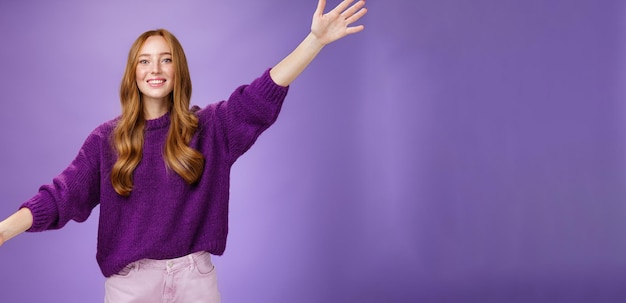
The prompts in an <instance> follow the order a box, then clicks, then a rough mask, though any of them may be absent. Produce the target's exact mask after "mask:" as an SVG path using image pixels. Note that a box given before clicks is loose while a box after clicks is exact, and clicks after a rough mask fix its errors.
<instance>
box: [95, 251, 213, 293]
mask: <svg viewBox="0 0 626 303" xmlns="http://www.w3.org/2000/svg"><path fill="white" fill-rule="evenodd" d="M104 302H105V303H130V302H136V303H139V302H150V303H157V302H158V303H170V302H184V303H193V302H202V303H219V302H220V293H219V290H218V289H217V275H216V272H215V267H214V266H213V263H211V255H210V254H209V253H208V252H197V253H193V254H190V255H187V256H184V257H180V258H176V259H169V260H151V259H143V260H139V261H137V262H133V263H131V264H129V265H128V266H126V267H125V268H124V269H123V270H122V271H120V272H119V273H118V274H116V275H113V276H111V277H109V278H107V279H106V281H105V282H104Z"/></svg>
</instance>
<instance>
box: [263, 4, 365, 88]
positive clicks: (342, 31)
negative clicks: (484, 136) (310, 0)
mask: <svg viewBox="0 0 626 303" xmlns="http://www.w3.org/2000/svg"><path fill="white" fill-rule="evenodd" d="M352 2H354V0H344V1H342V2H341V3H340V4H339V5H337V7H335V8H334V9H333V10H331V11H330V12H328V13H326V14H324V8H325V7H326V0H319V2H318V4H317V9H316V10H315V14H314V15H313V22H312V23H311V32H310V33H309V34H308V35H307V36H306V38H304V41H302V42H301V43H300V44H299V45H298V46H297V47H296V49H295V50H293V51H292V52H291V53H290V54H289V55H287V57H285V58H284V59H283V60H281V61H280V62H279V63H278V64H276V66H274V67H273V68H272V70H271V71H270V76H271V77H272V80H274V82H275V83H276V84H278V85H280V86H289V85H290V84H291V82H293V81H294V80H295V79H296V78H297V77H298V76H299V75H300V74H301V73H302V71H304V69H305V68H306V67H307V66H308V65H309V64H310V63H311V62H312V61H313V59H314V58H315V57H316V56H317V54H319V52H320V51H321V50H322V48H324V46H326V45H327V44H329V43H331V42H333V41H336V40H339V39H341V38H343V37H345V36H347V35H350V34H354V33H358V32H360V31H362V30H363V28H364V27H363V25H359V26H350V25H351V24H353V23H354V22H356V21H358V20H359V19H361V17H363V16H364V15H365V14H366V13H367V9H366V8H365V0H359V1H358V2H357V3H355V4H354V5H352V6H350V4H351V3H352Z"/></svg>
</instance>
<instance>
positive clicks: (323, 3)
mask: <svg viewBox="0 0 626 303" xmlns="http://www.w3.org/2000/svg"><path fill="white" fill-rule="evenodd" d="M325 7H326V0H319V1H318V2H317V9H316V10H315V14H316V15H318V16H321V15H323V14H324V8H325Z"/></svg>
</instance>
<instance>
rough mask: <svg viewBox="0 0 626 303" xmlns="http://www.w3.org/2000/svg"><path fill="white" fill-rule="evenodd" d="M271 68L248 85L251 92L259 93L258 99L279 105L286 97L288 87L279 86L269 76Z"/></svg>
mask: <svg viewBox="0 0 626 303" xmlns="http://www.w3.org/2000/svg"><path fill="white" fill-rule="evenodd" d="M270 70H272V69H271V68H268V69H267V70H266V71H265V72H264V73H263V75H261V77H259V78H257V79H256V80H255V81H253V82H252V83H250V87H251V89H253V91H257V92H259V95H260V97H262V98H263V99H265V100H268V101H270V102H272V103H281V102H282V101H283V100H284V99H285V97H286V96H287V92H288V91H289V86H280V85H278V84H276V82H274V80H273V79H272V77H271V76H270Z"/></svg>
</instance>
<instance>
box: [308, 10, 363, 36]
mask: <svg viewBox="0 0 626 303" xmlns="http://www.w3.org/2000/svg"><path fill="white" fill-rule="evenodd" d="M352 2H354V0H344V1H342V2H341V3H339V5H337V7H335V8H334V9H333V10H331V11H330V12H328V13H326V14H324V9H325V7H326V0H319V2H318V3H317V10H315V14H314V15H313V22H312V24H311V33H312V34H313V35H314V36H315V37H316V38H317V39H318V40H319V42H320V43H322V45H326V44H329V43H331V42H333V41H336V40H339V39H341V38H343V37H345V36H347V35H350V34H354V33H358V32H360V31H362V30H363V28H364V27H363V25H358V26H350V25H351V24H353V23H354V22H356V21H358V20H359V19H361V17H363V16H364V15H365V14H366V13H367V8H365V0H359V1H358V2H357V3H355V4H354V5H352V6H350V4H351V3H352Z"/></svg>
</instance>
